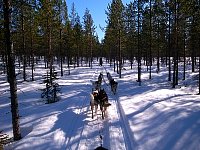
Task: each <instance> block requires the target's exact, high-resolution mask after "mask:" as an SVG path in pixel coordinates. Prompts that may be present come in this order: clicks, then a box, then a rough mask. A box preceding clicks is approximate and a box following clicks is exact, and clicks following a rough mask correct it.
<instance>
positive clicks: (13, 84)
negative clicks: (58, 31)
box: [3, 0, 21, 140]
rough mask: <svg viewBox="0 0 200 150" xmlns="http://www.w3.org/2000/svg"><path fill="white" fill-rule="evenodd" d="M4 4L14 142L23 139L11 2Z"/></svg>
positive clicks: (6, 0) (5, 0) (7, 0)
mask: <svg viewBox="0 0 200 150" xmlns="http://www.w3.org/2000/svg"><path fill="white" fill-rule="evenodd" d="M3 2H4V29H5V39H6V48H7V55H8V69H9V70H8V81H9V83H10V95H11V112H12V125H13V136H14V140H19V139H21V133H20V127H19V113H18V101H17V83H16V75H15V57H14V53H13V49H12V48H11V35H10V12H11V8H10V0H3Z"/></svg>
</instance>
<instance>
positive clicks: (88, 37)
mask: <svg viewBox="0 0 200 150" xmlns="http://www.w3.org/2000/svg"><path fill="white" fill-rule="evenodd" d="M83 20H84V37H85V44H86V45H85V46H86V57H87V60H88V58H89V66H90V67H91V68H92V61H93V43H92V41H93V37H94V32H95V26H94V21H93V19H92V16H91V14H90V11H89V10H88V9H87V8H86V10H85V14H84V16H83Z"/></svg>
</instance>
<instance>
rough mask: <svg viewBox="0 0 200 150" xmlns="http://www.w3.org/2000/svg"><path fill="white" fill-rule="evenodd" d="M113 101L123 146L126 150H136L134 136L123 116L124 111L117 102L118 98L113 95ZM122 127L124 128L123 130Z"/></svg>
mask: <svg viewBox="0 0 200 150" xmlns="http://www.w3.org/2000/svg"><path fill="white" fill-rule="evenodd" d="M114 96H115V98H114V101H115V104H116V107H117V111H118V115H119V118H120V122H121V124H122V125H121V128H122V132H123V136H124V141H125V146H126V149H127V150H137V143H136V140H135V137H134V134H133V132H132V130H131V128H130V126H129V122H128V119H127V117H126V115H125V112H124V109H123V108H122V105H121V104H120V102H119V97H118V96H117V95H114ZM123 126H124V128H123Z"/></svg>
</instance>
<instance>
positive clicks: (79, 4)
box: [66, 0, 131, 40]
mask: <svg viewBox="0 0 200 150" xmlns="http://www.w3.org/2000/svg"><path fill="white" fill-rule="evenodd" d="M130 1H131V0H122V2H123V3H124V4H126V3H129V2H130ZM66 2H67V6H68V13H69V14H70V12H71V7H72V3H73V2H74V4H75V8H76V11H77V13H78V15H79V16H80V18H81V22H82V21H83V19H82V18H83V16H84V13H85V10H86V8H88V9H89V10H90V14H91V15H92V18H93V20H94V24H95V25H96V27H97V28H96V32H97V34H98V36H99V39H100V40H101V39H102V38H103V37H104V32H102V30H101V29H100V28H99V25H100V26H101V27H105V26H106V22H105V21H106V20H107V15H106V14H105V11H106V10H107V6H108V4H109V3H110V2H111V0H66Z"/></svg>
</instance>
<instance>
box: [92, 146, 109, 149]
mask: <svg viewBox="0 0 200 150" xmlns="http://www.w3.org/2000/svg"><path fill="white" fill-rule="evenodd" d="M94 150H108V149H107V148H104V147H102V146H99V147H97V148H95V149H94Z"/></svg>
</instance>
